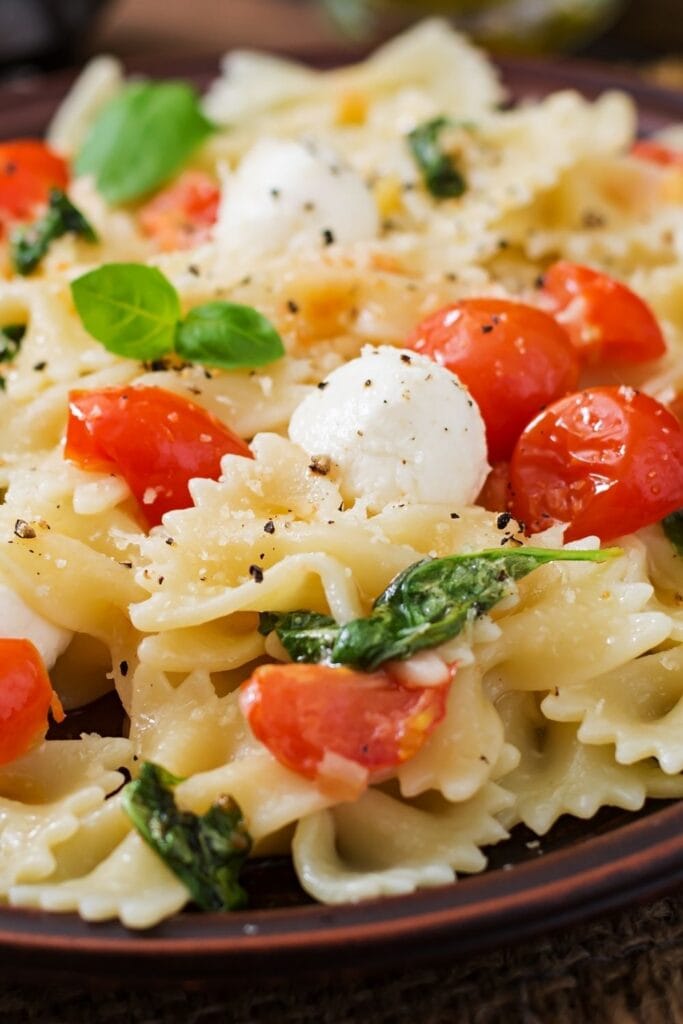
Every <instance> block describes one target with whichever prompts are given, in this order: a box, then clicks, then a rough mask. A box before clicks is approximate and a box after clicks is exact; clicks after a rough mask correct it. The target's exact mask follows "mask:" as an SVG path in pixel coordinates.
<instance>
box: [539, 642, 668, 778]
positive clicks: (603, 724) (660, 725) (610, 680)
mask: <svg viewBox="0 0 683 1024" xmlns="http://www.w3.org/2000/svg"><path fill="white" fill-rule="evenodd" d="M541 707H542V710H543V713H544V714H545V715H546V716H547V717H548V718H550V719H553V720H555V721H559V722H579V723H580V725H579V730H578V736H579V739H580V740H581V741H582V742H583V743H585V744H614V746H615V749H616V759H617V761H619V762H620V763H621V764H624V765H630V764H635V763H637V762H639V761H644V760H646V759H647V758H656V760H657V761H658V762H659V764H660V766H661V768H662V770H663V771H664V772H666V773H667V774H668V775H676V774H678V773H679V772H682V771H683V748H682V746H681V728H682V723H683V646H682V645H680V644H677V645H676V646H675V647H671V648H667V649H665V650H663V651H659V652H657V653H654V654H648V655H646V656H645V657H642V658H639V659H638V660H637V661H632V662H629V664H627V665H623V666H621V667H620V668H618V669H615V670H614V671H612V672H608V673H606V674H605V675H602V676H598V677H597V678H595V679H592V680H590V683H586V684H581V685H577V686H573V685H570V686H566V687H561V688H560V689H559V692H558V693H553V694H549V695H548V696H547V697H546V698H545V700H544V701H543V703H542V705H541Z"/></svg>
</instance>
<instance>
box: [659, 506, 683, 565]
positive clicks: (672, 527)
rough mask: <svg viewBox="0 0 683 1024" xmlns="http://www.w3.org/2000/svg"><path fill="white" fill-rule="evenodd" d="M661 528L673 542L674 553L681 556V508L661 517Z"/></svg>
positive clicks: (682, 521) (682, 528) (682, 545)
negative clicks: (663, 517)
mask: <svg viewBox="0 0 683 1024" xmlns="http://www.w3.org/2000/svg"><path fill="white" fill-rule="evenodd" d="M662 529H663V530H664V533H665V534H666V536H667V537H668V538H669V540H670V541H671V543H672V544H673V546H674V548H675V550H676V554H678V555H681V556H683V508H679V509H677V511H676V512H672V513H671V515H669V516H667V517H666V518H665V519H662Z"/></svg>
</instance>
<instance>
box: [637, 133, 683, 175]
mask: <svg viewBox="0 0 683 1024" xmlns="http://www.w3.org/2000/svg"><path fill="white" fill-rule="evenodd" d="M631 156H635V157H638V159H639V160H647V161H648V163H651V164H658V165H659V166H660V167H680V168H683V149H673V148H672V147H671V146H665V145H663V143H661V142H655V141H654V140H653V139H641V140H640V141H639V142H636V144H635V145H634V146H633V148H632V149H631Z"/></svg>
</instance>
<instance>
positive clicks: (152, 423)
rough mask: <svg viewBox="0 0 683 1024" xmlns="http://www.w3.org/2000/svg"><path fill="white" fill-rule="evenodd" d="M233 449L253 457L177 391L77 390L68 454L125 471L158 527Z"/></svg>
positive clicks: (84, 464)
mask: <svg viewBox="0 0 683 1024" xmlns="http://www.w3.org/2000/svg"><path fill="white" fill-rule="evenodd" d="M226 454H231V455H241V456H243V457H244V458H253V456H252V454H251V451H250V449H249V446H248V445H247V444H246V443H245V442H244V441H243V440H242V439H241V438H240V437H238V436H237V434H234V433H233V432H232V430H230V429H229V427H226V426H225V424H223V423H221V422H220V420H217V419H216V417H215V416H212V415H211V413H209V412H207V411H206V409H203V408H202V407H201V406H199V405H195V403H194V402H190V401H188V399H186V398H183V397H182V396H181V395H177V394H175V393H174V392H172V391H166V390H165V389H164V388H157V387H124V388H103V389H101V390H99V391H72V392H70V394H69V420H68V423H67V431H66V446H65V449H64V456H65V458H67V459H70V460H71V461H72V462H75V463H76V464H77V465H78V466H80V467H81V468H82V469H88V470H99V471H101V472H117V473H119V474H120V475H121V476H122V477H123V478H124V479H125V481H126V483H127V484H128V486H129V487H130V489H131V491H132V492H133V494H134V495H135V497H136V499H137V501H138V504H139V507H140V512H141V513H142V515H143V516H144V518H145V519H146V520H147V522H148V524H149V525H150V526H156V525H158V524H159V523H160V522H161V517H162V516H163V515H164V513H165V512H170V511H171V510H172V509H176V508H188V507H189V506H190V505H191V504H192V499H191V498H190V492H189V489H188V482H189V481H190V480H191V479H192V478H193V477H210V478H211V479H213V480H217V479H218V477H219V476H220V462H221V458H222V456H223V455H226ZM150 499H151V500H150Z"/></svg>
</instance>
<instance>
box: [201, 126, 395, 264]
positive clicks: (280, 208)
mask: <svg viewBox="0 0 683 1024" xmlns="http://www.w3.org/2000/svg"><path fill="white" fill-rule="evenodd" d="M378 229H379V218H378V213H377V207H376V204H375V201H374V199H373V197H372V195H371V193H370V191H369V189H368V187H367V186H366V184H365V182H364V181H363V180H362V178H361V177H360V176H359V175H358V174H357V173H356V172H355V171H354V170H352V169H351V168H349V167H348V166H346V165H345V164H344V163H343V162H342V161H341V159H340V158H339V157H338V156H337V155H336V154H335V153H334V152H333V151H330V150H328V149H326V148H321V147H319V146H317V145H314V144H312V143H305V142H296V141H292V140H284V139H272V138H264V139H261V140H260V141H259V142H257V143H256V145H255V146H254V147H253V148H252V149H251V150H250V151H249V152H248V153H247V155H246V156H245V157H244V159H243V160H242V162H241V164H240V165H239V167H238V168H237V170H236V171H235V173H234V174H233V175H231V176H230V177H229V178H228V179H227V181H226V182H225V185H224V187H223V195H222V198H221V204H220V208H219V212H218V221H217V224H216V230H215V238H216V240H217V242H218V244H219V246H220V247H221V248H222V249H225V250H227V251H234V252H237V253H239V255H240V257H241V258H242V259H246V260H247V261H248V260H249V257H252V258H253V257H257V256H263V255H266V254H269V253H276V252H280V251H283V250H286V249H291V248H295V249H299V248H310V247H315V248H320V249H322V248H324V247H325V246H327V245H331V244H333V243H334V242H340V243H342V244H348V243H351V242H357V241H363V240H366V239H371V238H374V237H376V235H377V232H378Z"/></svg>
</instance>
